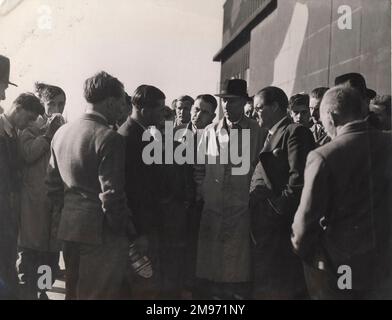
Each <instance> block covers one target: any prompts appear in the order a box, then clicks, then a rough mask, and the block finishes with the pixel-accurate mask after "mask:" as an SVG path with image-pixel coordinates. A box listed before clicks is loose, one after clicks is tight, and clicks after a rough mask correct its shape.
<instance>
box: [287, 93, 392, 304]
mask: <svg viewBox="0 0 392 320" xmlns="http://www.w3.org/2000/svg"><path fill="white" fill-rule="evenodd" d="M361 111H362V110H361V95H360V92H357V91H356V90H355V89H353V88H349V87H346V88H344V87H335V88H333V89H331V90H329V91H328V92H327V93H326V95H325V97H324V99H323V102H322V104H321V120H322V122H323V125H324V127H325V129H326V130H327V132H328V134H329V135H330V136H331V137H332V142H330V143H328V144H327V145H325V146H322V147H320V148H318V149H317V150H315V151H313V152H311V153H310V154H309V156H308V160H307V164H306V170H305V186H304V190H303V193H302V198H301V204H300V206H299V208H298V210H297V212H296V215H295V219H294V223H293V226H292V228H293V236H292V243H293V246H294V248H295V250H296V252H297V253H298V255H299V256H300V257H301V258H302V259H303V261H304V266H305V276H306V280H307V284H308V288H309V293H310V295H311V297H312V298H313V299H365V298H368V299H373V298H388V299H390V298H391V297H392V286H391V284H392V282H391V275H392V273H391V271H392V259H391V252H392V250H391V237H390V235H391V232H390V229H391V219H392V216H391V214H392V201H391V192H392V170H391V162H392V136H391V134H390V132H381V131H378V130H376V129H374V128H372V127H371V126H370V125H369V123H367V121H366V120H363V116H362V112H361ZM342 270H343V271H342Z"/></svg>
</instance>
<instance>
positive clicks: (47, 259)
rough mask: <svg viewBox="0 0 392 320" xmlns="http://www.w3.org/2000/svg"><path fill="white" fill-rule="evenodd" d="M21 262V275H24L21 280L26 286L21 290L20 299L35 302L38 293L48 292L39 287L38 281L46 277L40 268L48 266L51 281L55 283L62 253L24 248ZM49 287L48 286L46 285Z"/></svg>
mask: <svg viewBox="0 0 392 320" xmlns="http://www.w3.org/2000/svg"><path fill="white" fill-rule="evenodd" d="M20 255H21V262H20V265H19V274H20V275H22V277H21V279H22V280H23V282H24V285H23V286H22V288H21V295H20V297H21V298H22V299H24V300H35V299H37V294H38V292H40V293H44V292H46V291H47V289H46V288H39V287H38V279H39V278H40V277H41V276H42V275H44V274H43V273H42V272H45V271H46V270H45V271H41V272H40V273H39V271H40V270H39V268H40V267H41V266H48V267H49V268H50V271H51V280H52V283H51V285H53V283H54V282H55V280H56V278H57V276H58V274H59V271H60V267H59V258H60V252H44V251H38V250H34V249H28V248H22V249H21V252H20ZM46 285H47V284H46Z"/></svg>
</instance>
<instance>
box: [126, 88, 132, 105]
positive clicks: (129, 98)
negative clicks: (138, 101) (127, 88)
mask: <svg viewBox="0 0 392 320" xmlns="http://www.w3.org/2000/svg"><path fill="white" fill-rule="evenodd" d="M125 103H126V104H127V106H129V107H130V108H132V97H131V96H130V95H129V94H128V93H126V92H125Z"/></svg>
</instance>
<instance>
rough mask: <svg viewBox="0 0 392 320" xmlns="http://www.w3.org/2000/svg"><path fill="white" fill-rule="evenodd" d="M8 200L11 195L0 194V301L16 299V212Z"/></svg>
mask: <svg viewBox="0 0 392 320" xmlns="http://www.w3.org/2000/svg"><path fill="white" fill-rule="evenodd" d="M0 183H1V182H0ZM10 198H11V195H8V194H0V206H1V207H0V300H3V299H17V297H18V296H17V285H18V276H17V272H16V260H17V255H18V253H17V222H16V217H17V213H16V212H17V211H16V210H15V208H13V206H12V201H10Z"/></svg>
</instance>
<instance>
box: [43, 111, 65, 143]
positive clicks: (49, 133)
mask: <svg viewBox="0 0 392 320" xmlns="http://www.w3.org/2000/svg"><path fill="white" fill-rule="evenodd" d="M63 124H64V118H63V117H62V116H61V115H60V114H56V115H54V116H53V117H52V118H51V119H50V120H49V125H48V128H47V129H46V132H45V136H46V137H48V138H50V139H52V138H53V136H54V134H55V133H56V132H57V130H58V129H59V128H60V127H61V126H62V125H63Z"/></svg>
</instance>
